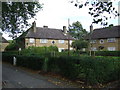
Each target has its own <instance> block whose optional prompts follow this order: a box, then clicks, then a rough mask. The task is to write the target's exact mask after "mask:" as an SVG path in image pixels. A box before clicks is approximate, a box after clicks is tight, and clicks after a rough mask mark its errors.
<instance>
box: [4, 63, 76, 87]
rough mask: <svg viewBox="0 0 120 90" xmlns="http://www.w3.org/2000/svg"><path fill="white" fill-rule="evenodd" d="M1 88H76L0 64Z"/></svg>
mask: <svg viewBox="0 0 120 90" xmlns="http://www.w3.org/2000/svg"><path fill="white" fill-rule="evenodd" d="M2 82H3V88H76V86H75V85H72V84H70V83H69V82H64V81H61V80H59V79H56V78H51V77H47V76H43V75H39V74H36V73H31V72H27V71H25V70H23V69H20V68H18V67H14V66H12V65H9V64H5V63H4V64H2Z"/></svg>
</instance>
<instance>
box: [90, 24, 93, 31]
mask: <svg viewBox="0 0 120 90" xmlns="http://www.w3.org/2000/svg"><path fill="white" fill-rule="evenodd" d="M92 32H93V25H92V24H91V25H90V33H92Z"/></svg>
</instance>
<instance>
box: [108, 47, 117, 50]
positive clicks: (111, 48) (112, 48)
mask: <svg viewBox="0 0 120 90" xmlns="http://www.w3.org/2000/svg"><path fill="white" fill-rule="evenodd" d="M115 49H116V48H115V47H108V51H115Z"/></svg>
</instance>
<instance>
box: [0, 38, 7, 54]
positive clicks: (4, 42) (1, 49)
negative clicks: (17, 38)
mask: <svg viewBox="0 0 120 90" xmlns="http://www.w3.org/2000/svg"><path fill="white" fill-rule="evenodd" d="M1 42H2V43H0V52H2V51H4V50H5V48H6V47H7V46H8V45H9V42H8V41H7V40H6V39H5V38H4V37H2V40H1Z"/></svg>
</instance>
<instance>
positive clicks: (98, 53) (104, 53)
mask: <svg viewBox="0 0 120 90" xmlns="http://www.w3.org/2000/svg"><path fill="white" fill-rule="evenodd" d="M95 55H96V56H120V51H95Z"/></svg>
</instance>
